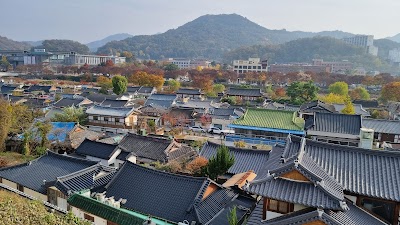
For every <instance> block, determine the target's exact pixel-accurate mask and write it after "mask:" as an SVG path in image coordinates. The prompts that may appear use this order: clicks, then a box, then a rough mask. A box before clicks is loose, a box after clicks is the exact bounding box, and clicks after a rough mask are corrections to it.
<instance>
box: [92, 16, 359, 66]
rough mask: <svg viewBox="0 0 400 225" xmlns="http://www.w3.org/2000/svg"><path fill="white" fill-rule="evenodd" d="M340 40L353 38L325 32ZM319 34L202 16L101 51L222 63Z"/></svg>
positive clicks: (236, 19) (234, 17)
mask: <svg viewBox="0 0 400 225" xmlns="http://www.w3.org/2000/svg"><path fill="white" fill-rule="evenodd" d="M321 34H322V35H329V36H334V37H338V38H342V37H345V36H351V35H352V34H350V33H345V32H341V31H331V32H321ZM317 35H319V33H311V32H302V31H293V32H290V31H286V30H269V29H267V28H265V27H262V26H260V25H258V24H256V23H254V22H252V21H250V20H248V19H247V18H244V17H242V16H239V15H237V14H230V15H226V14H223V15H205V16H201V17H199V18H197V19H195V20H193V21H191V22H189V23H186V24H184V25H183V26H180V27H178V28H177V29H171V30H168V31H167V32H165V33H162V34H157V35H138V36H134V37H131V38H127V39H124V40H121V41H112V42H109V43H107V44H106V45H104V46H102V47H100V48H99V49H98V52H99V53H103V54H111V53H113V54H115V53H116V52H122V51H131V52H133V53H134V54H135V55H136V57H138V58H145V59H146V58H151V59H160V58H163V57H189V58H194V57H206V58H210V59H219V58H221V57H222V55H223V54H224V53H225V52H228V51H230V50H232V49H236V48H238V47H241V46H251V45H254V44H264V45H265V44H281V43H285V42H287V41H291V40H295V39H298V38H304V37H312V36H317Z"/></svg>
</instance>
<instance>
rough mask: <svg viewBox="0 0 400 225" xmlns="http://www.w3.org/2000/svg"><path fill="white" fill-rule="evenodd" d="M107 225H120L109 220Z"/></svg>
mask: <svg viewBox="0 0 400 225" xmlns="http://www.w3.org/2000/svg"><path fill="white" fill-rule="evenodd" d="M107 225H118V224H117V223H114V222H111V221H108V220H107Z"/></svg>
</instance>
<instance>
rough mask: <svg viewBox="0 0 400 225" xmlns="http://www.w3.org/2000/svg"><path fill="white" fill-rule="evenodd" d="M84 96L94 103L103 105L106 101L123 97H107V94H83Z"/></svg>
mask: <svg viewBox="0 0 400 225" xmlns="http://www.w3.org/2000/svg"><path fill="white" fill-rule="evenodd" d="M82 96H84V97H86V98H87V99H89V100H90V101H92V102H96V103H101V102H103V101H104V100H105V99H114V100H116V99H117V98H119V97H121V95H105V94H97V93H89V94H84V93H83V94H82Z"/></svg>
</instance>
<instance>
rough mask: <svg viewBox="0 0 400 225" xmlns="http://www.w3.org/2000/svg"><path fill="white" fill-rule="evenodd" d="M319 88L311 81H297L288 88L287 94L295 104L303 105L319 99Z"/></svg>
mask: <svg viewBox="0 0 400 225" xmlns="http://www.w3.org/2000/svg"><path fill="white" fill-rule="evenodd" d="M318 90H319V88H318V87H317V86H315V85H314V83H312V82H311V81H308V82H299V81H295V82H293V83H291V84H290V86H289V87H288V88H287V91H286V94H287V95H288V96H289V97H290V100H291V102H292V103H293V104H303V103H304V102H309V101H313V100H315V99H316V98H317V93H318Z"/></svg>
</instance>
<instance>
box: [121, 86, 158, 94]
mask: <svg viewBox="0 0 400 225" xmlns="http://www.w3.org/2000/svg"><path fill="white" fill-rule="evenodd" d="M153 90H154V87H143V86H134V87H127V89H126V92H129V93H139V94H150V93H151V92H153Z"/></svg>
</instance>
